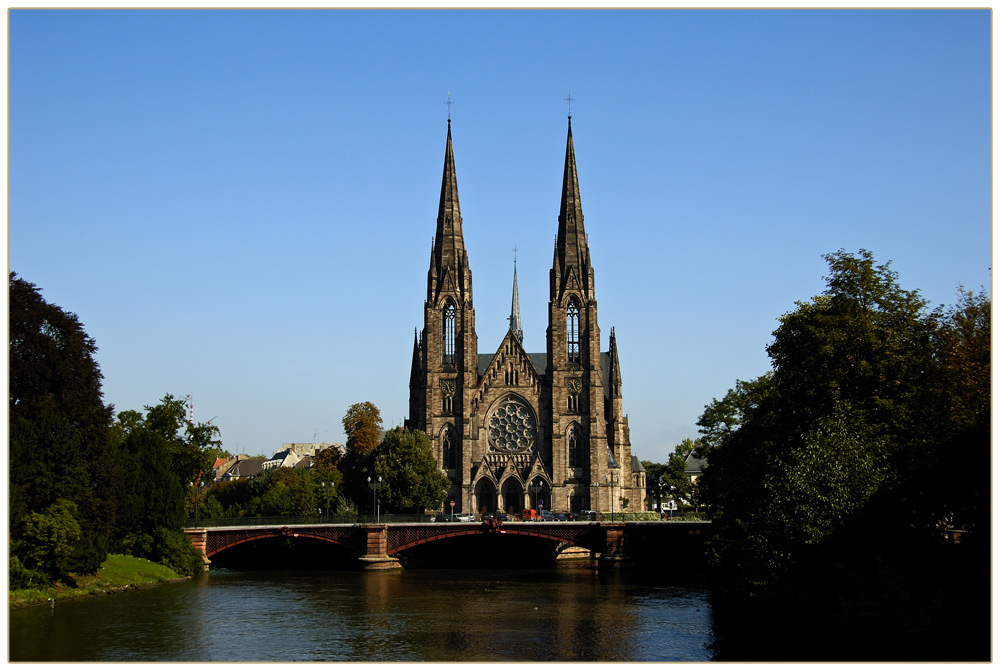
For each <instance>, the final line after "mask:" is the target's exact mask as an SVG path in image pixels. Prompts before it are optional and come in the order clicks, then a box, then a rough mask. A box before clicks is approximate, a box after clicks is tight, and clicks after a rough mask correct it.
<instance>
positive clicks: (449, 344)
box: [444, 301, 457, 365]
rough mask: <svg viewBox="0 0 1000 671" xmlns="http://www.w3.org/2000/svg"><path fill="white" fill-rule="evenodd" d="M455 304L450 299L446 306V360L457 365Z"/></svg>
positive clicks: (447, 362)
mask: <svg viewBox="0 0 1000 671" xmlns="http://www.w3.org/2000/svg"><path fill="white" fill-rule="evenodd" d="M456 312H457V310H456V309H455V304H454V303H452V302H451V301H448V304H447V305H445V307H444V362H445V363H446V364H451V365H455V313H456Z"/></svg>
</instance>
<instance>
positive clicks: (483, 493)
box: [476, 480, 497, 514]
mask: <svg viewBox="0 0 1000 671" xmlns="http://www.w3.org/2000/svg"><path fill="white" fill-rule="evenodd" d="M476 510H477V511H478V512H479V513H480V514H483V513H490V514H492V513H495V512H496V510H497V488H496V486H495V485H494V484H493V483H492V482H490V481H489V480H480V481H479V482H478V483H477V484H476Z"/></svg>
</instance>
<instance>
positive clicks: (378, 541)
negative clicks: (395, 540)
mask: <svg viewBox="0 0 1000 671" xmlns="http://www.w3.org/2000/svg"><path fill="white" fill-rule="evenodd" d="M361 528H362V529H363V530H364V533H365V554H363V555H362V556H361V557H359V558H358V563H359V566H360V568H361V569H362V570H364V571H379V570H384V569H393V568H402V566H401V565H400V563H399V560H397V559H396V558H395V557H392V556H390V555H389V551H388V550H389V533H388V529H389V526H388V525H387V524H363V525H361Z"/></svg>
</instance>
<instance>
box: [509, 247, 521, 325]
mask: <svg viewBox="0 0 1000 671" xmlns="http://www.w3.org/2000/svg"><path fill="white" fill-rule="evenodd" d="M515 251H516V250H515ZM508 320H509V321H510V332H511V333H513V334H514V337H515V338H517V339H518V340H519V341H521V342H523V341H524V332H523V331H522V330H521V303H520V302H519V301H518V299H517V256H515V257H514V295H513V297H512V298H511V301H510V317H508Z"/></svg>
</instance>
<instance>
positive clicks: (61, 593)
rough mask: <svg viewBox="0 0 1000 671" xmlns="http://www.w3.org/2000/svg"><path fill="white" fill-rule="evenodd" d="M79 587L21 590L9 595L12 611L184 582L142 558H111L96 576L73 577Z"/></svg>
mask: <svg viewBox="0 0 1000 671" xmlns="http://www.w3.org/2000/svg"><path fill="white" fill-rule="evenodd" d="M73 577H74V578H75V579H76V587H68V586H65V585H60V584H56V585H52V586H51V587H46V588H44V589H20V590H14V591H12V592H10V593H9V602H8V605H9V607H10V608H22V607H24V606H37V605H39V604H44V603H47V602H53V603H54V602H56V601H63V600H65V599H78V598H81V597H85V596H98V595H101V594H110V593H112V592H124V591H128V590H131V589H139V588H140V587H149V586H152V585H158V584H160V583H165V582H175V581H178V580H185V579H186V577H185V576H182V575H178V574H177V573H176V572H174V571H173V570H172V569H169V568H167V567H166V566H163V565H162V564H157V563H154V562H151V561H149V560H148V559H140V558H139V557H130V556H128V555H108V558H107V560H105V562H104V563H103V564H101V568H100V569H98V570H97V573H96V574H95V575H82V576H78V575H73Z"/></svg>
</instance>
